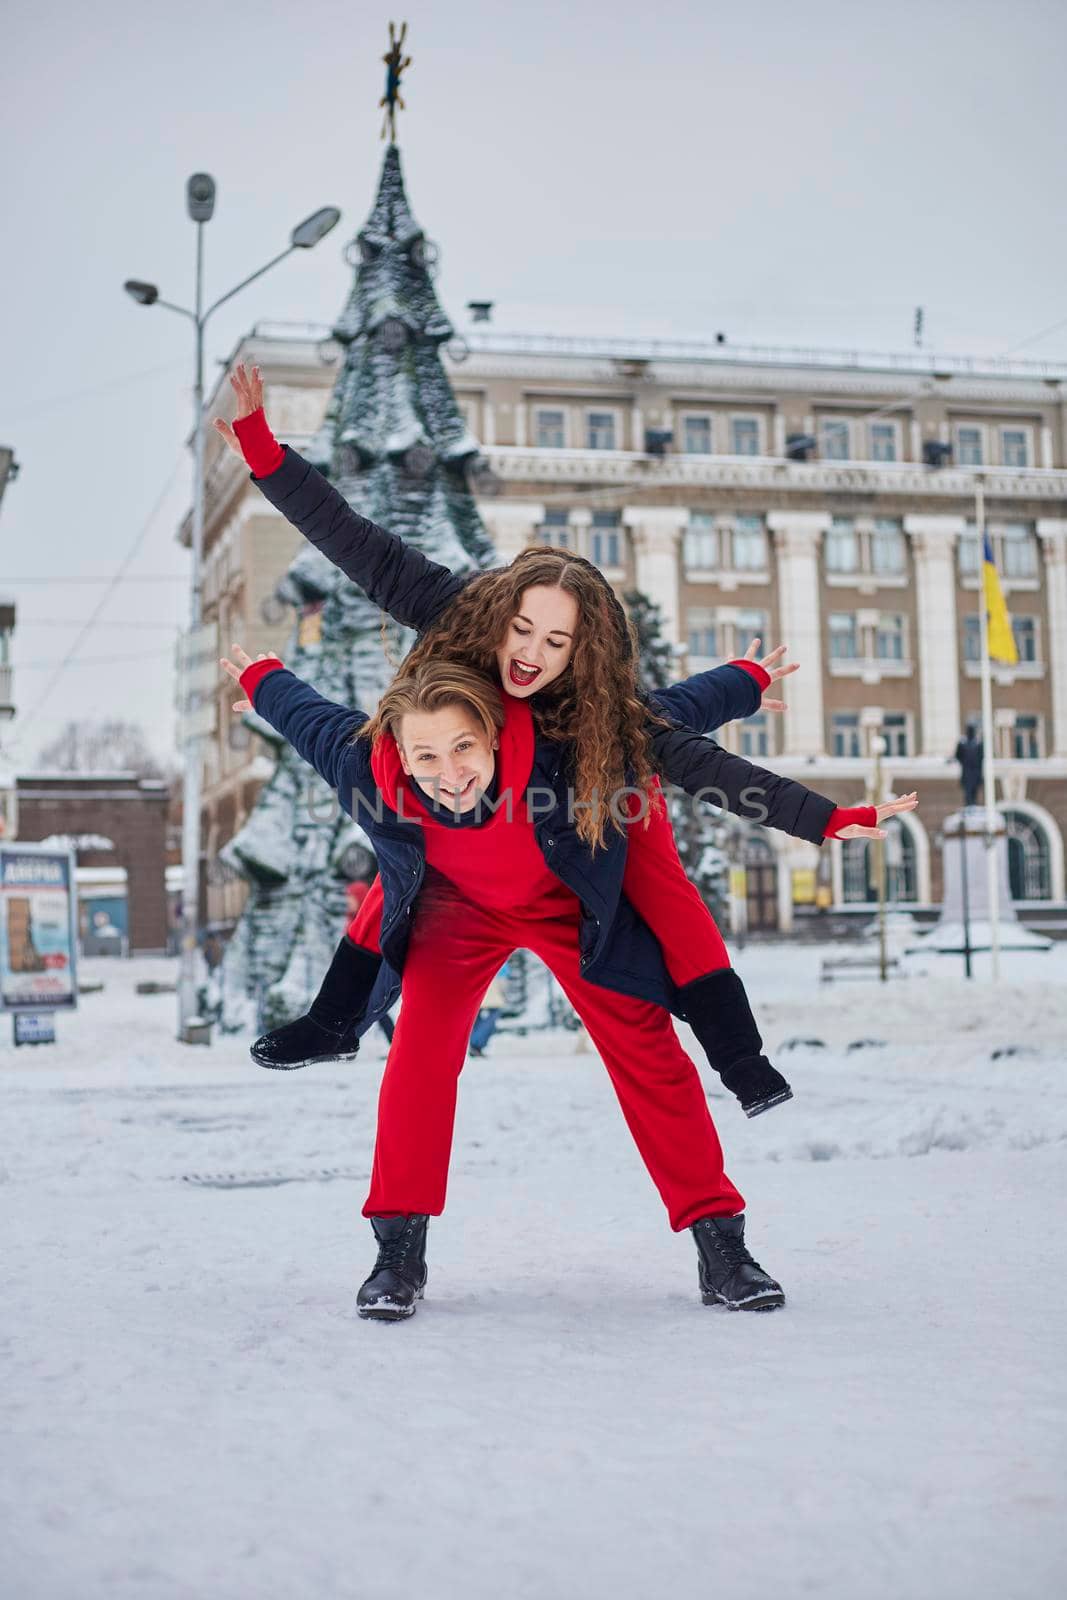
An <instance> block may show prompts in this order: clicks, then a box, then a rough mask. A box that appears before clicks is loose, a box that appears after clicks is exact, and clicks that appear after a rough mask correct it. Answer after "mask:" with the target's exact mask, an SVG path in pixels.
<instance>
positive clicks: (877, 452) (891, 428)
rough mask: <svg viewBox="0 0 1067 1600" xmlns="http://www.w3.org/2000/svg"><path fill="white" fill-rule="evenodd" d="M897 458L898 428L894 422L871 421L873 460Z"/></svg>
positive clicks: (893, 459) (892, 459)
mask: <svg viewBox="0 0 1067 1600" xmlns="http://www.w3.org/2000/svg"><path fill="white" fill-rule="evenodd" d="M896 459H897V429H896V423H894V422H872V423H871V460H872V461H895V460H896Z"/></svg>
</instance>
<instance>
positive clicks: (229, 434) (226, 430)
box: [213, 361, 263, 461]
mask: <svg viewBox="0 0 1067 1600" xmlns="http://www.w3.org/2000/svg"><path fill="white" fill-rule="evenodd" d="M230 386H231V388H232V389H233V392H234V394H235V395H236V396H237V410H236V411H235V413H234V417H235V419H239V418H241V417H250V416H251V415H252V413H253V411H258V410H259V408H260V406H261V405H262V404H263V379H262V378H261V377H260V375H259V368H258V367H253V368H252V371H251V373H248V372H246V371H245V367H244V363H243V362H241V361H239V362H238V363H237V365H236V367H234V369H233V371H232V372H231V373H230ZM213 426H214V429H215V432H216V433H218V434H220V435H221V436H222V438H223V439H224V440H225V441H226V443H227V444H228V445H229V447H230V449H231V450H232V451H233V453H234V455H235V456H239V457H240V459H241V460H242V461H243V460H244V452H243V451H242V449H241V442H240V440H239V439H238V437H237V435H236V434H235V433H234V431H233V429H232V428H231V427H230V424H229V423H228V422H225V421H223V419H222V417H216V418H215V420H214V424H213Z"/></svg>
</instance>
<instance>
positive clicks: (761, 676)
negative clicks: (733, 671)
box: [726, 661, 771, 694]
mask: <svg viewBox="0 0 1067 1600" xmlns="http://www.w3.org/2000/svg"><path fill="white" fill-rule="evenodd" d="M726 665H727V666H728V667H740V668H741V671H742V672H747V673H748V675H749V677H750V678H755V680H756V682H757V683H758V684H759V690H760V694H765V693H766V692H767V690H768V689H769V688H770V686H771V675H770V673H769V672H768V671H767V669H766V667H761V666H760V664H759V662H758V661H728V662H727V663H726Z"/></svg>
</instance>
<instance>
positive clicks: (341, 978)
mask: <svg viewBox="0 0 1067 1600" xmlns="http://www.w3.org/2000/svg"><path fill="white" fill-rule="evenodd" d="M381 964H382V958H381V956H379V955H376V954H375V953H374V951H372V950H364V949H363V948H362V947H361V946H360V945H358V944H353V943H352V941H351V940H350V939H349V938H348V936H347V935H346V936H345V937H344V938H343V939H342V940H341V943H340V944H339V945H338V946H337V949H336V950H335V951H334V954H333V960H332V961H331V962H330V965H329V968H328V970H327V972H326V976H325V978H323V980H322V987H321V988H320V989H319V992H318V994H317V995H316V996H315V998H314V1000H313V1001H312V1002H311V1004H310V1006H309V1007H308V1009H307V1011H306V1013H305V1014H304V1016H302V1017H297V1018H296V1019H295V1021H293V1022H286V1023H284V1024H283V1025H282V1027H280V1028H272V1029H271V1031H270V1033H265V1034H263V1035H262V1036H261V1037H260V1038H259V1039H257V1040H256V1042H255V1044H254V1045H253V1046H252V1050H251V1055H252V1060H253V1061H256V1062H258V1063H259V1065H260V1066H261V1067H273V1068H275V1069H276V1070H277V1071H280V1072H291V1071H293V1070H294V1069H295V1068H296V1067H310V1066H313V1065H314V1064H315V1063H316V1062H318V1061H351V1060H352V1058H353V1056H354V1055H355V1054H356V1052H357V1051H358V1049H359V1039H358V1038H357V1036H356V1033H355V1031H354V1025H355V1024H356V1023H357V1022H358V1021H359V1019H360V1018H361V1017H362V1015H363V1013H364V1012H365V1011H366V1009H367V1001H368V1000H369V999H370V992H371V990H372V989H373V987H374V980H375V978H376V977H377V976H378V969H379V968H380V966H381Z"/></svg>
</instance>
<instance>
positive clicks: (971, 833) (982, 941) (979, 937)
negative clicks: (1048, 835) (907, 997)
mask: <svg viewBox="0 0 1067 1600" xmlns="http://www.w3.org/2000/svg"><path fill="white" fill-rule="evenodd" d="M986 825H987V818H986V810H985V807H984V806H965V807H964V809H963V810H962V811H956V812H954V813H953V814H952V815H951V816H949V817H946V818H945V820H944V823H943V824H942V833H943V835H944V840H945V844H944V880H945V890H944V898H943V901H942V905H941V920H940V921H939V922H938V924H937V926H936V927H935V928H934V929H933V930H932V931H931V932H930V933H928V934H925V935H924V936H923V937H922V938H921V939H919V940H917V941H916V943H915V944H914V945H913V946H912V949H915V950H928V951H933V952H939V953H943V954H945V955H948V954H953V955H958V954H959V953H960V952H962V951H963V949H964V947H965V936H964V883H965V882H966V888H967V896H966V898H967V911H968V919H969V923H970V930H969V931H970V947H971V949H972V950H975V951H977V950H989V949H990V948H991V946H992V939H993V927H992V923H991V922H990V904H989V865H988V863H989V850H990V849H992V850H993V852H994V855H995V859H996V873H997V897H998V901H999V904H998V907H997V936H998V937H997V942H998V943H999V945H1000V948H1001V949H1002V950H1048V949H1051V946H1052V940H1051V939H1045V938H1042V936H1041V935H1040V934H1037V933H1031V932H1030V931H1029V930H1028V929H1027V928H1024V927H1023V926H1022V924H1021V923H1020V922H1019V919H1018V917H1017V916H1016V915H1015V907H1014V905H1013V904H1012V898H1011V882H1010V880H1009V877H1008V836H1007V830H1006V828H1005V824H1004V819H1003V817H1000V816H998V817H997V818H996V831H995V833H994V836H993V842H992V844H991V845H990V844H988V843H987V839H986Z"/></svg>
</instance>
